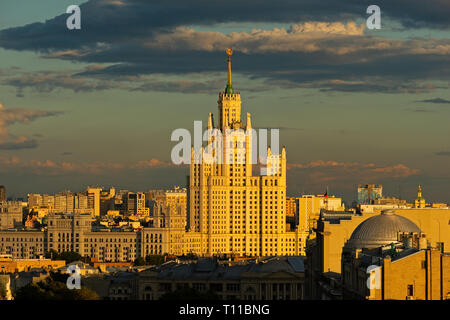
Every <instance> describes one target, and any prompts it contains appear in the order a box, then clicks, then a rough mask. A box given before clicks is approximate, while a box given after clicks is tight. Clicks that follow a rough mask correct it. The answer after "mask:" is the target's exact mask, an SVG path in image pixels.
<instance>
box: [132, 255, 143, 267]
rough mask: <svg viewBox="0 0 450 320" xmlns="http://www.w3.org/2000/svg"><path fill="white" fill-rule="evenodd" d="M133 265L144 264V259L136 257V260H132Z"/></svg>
mask: <svg viewBox="0 0 450 320" xmlns="http://www.w3.org/2000/svg"><path fill="white" fill-rule="evenodd" d="M133 265H135V266H144V265H145V260H144V258H142V257H139V258H136V260H134V263H133Z"/></svg>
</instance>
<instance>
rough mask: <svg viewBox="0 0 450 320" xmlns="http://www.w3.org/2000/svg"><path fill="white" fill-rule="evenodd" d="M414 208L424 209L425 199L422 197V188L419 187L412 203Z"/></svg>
mask: <svg viewBox="0 0 450 320" xmlns="http://www.w3.org/2000/svg"><path fill="white" fill-rule="evenodd" d="M414 207H415V208H425V207H426V202H425V199H424V198H423V197H422V187H421V186H420V185H419V189H418V190H417V198H416V200H415V201H414Z"/></svg>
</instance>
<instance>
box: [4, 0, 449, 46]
mask: <svg viewBox="0 0 450 320" xmlns="http://www.w3.org/2000/svg"><path fill="white" fill-rule="evenodd" d="M371 4H373V1H368V0H341V1H335V0H323V1H317V0H302V1H299V0H279V1H273V0H254V1H241V0H227V1H202V0H190V1H186V0H171V1H166V0H152V1H144V0H122V1H108V0H97V1H93V0H91V1H88V2H86V3H84V4H82V5H80V8H81V12H82V28H81V30H77V31H70V30H68V29H67V28H66V19H67V17H68V16H69V14H65V13H63V14H61V15H59V16H57V17H55V18H52V19H49V20H47V21H46V22H45V23H32V24H29V25H26V26H23V27H17V28H10V29H6V30H3V31H2V32H1V33H0V45H1V46H2V47H4V48H8V49H16V50H42V51H46V50H49V49H69V48H80V47H82V46H85V45H92V44H96V43H101V42H107V43H110V42H115V41H121V40H124V39H125V40H128V39H129V38H130V35H133V37H144V36H148V35H150V34H152V33H153V32H156V31H164V30H168V29H171V28H173V27H177V26H181V25H212V24H216V23H224V22H288V23H289V22H301V21H312V20H317V21H342V20H344V19H356V18H365V17H367V16H368V15H367V14H366V9H367V7H368V6H369V5H371ZM376 4H377V5H378V6H380V8H381V10H382V15H383V17H390V18H392V19H394V20H397V21H399V22H400V23H402V24H403V25H404V26H406V27H423V26H426V27H432V28H433V27H435V28H448V27H449V26H450V19H449V18H448V17H449V16H450V3H449V2H448V1H446V0H427V1H422V0H379V1H377V3H376Z"/></svg>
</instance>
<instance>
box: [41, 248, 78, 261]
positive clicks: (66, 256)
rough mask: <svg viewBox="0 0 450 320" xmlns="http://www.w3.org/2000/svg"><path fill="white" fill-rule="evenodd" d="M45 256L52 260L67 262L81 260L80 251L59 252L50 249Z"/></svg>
mask: <svg viewBox="0 0 450 320" xmlns="http://www.w3.org/2000/svg"><path fill="white" fill-rule="evenodd" d="M45 257H46V258H47V259H52V260H65V261H66V263H71V262H74V261H78V260H81V255H80V254H79V253H78V252H74V251H65V252H61V253H58V252H57V251H56V250H54V249H50V250H49V251H48V252H47V253H46V254H45Z"/></svg>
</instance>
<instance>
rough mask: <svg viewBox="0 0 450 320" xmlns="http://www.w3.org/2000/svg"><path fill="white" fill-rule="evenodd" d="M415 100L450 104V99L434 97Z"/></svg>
mask: <svg viewBox="0 0 450 320" xmlns="http://www.w3.org/2000/svg"><path fill="white" fill-rule="evenodd" d="M416 102H427V103H437V104H442V103H443V104H450V100H447V99H442V98H434V99H426V100H419V101H416Z"/></svg>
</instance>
